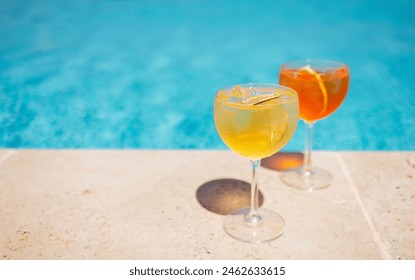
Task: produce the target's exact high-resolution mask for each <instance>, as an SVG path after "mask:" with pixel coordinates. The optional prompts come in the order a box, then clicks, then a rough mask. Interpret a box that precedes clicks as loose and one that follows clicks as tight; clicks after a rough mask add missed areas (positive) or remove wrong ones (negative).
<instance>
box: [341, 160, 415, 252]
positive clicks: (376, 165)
mask: <svg viewBox="0 0 415 280" xmlns="http://www.w3.org/2000/svg"><path fill="white" fill-rule="evenodd" d="M342 158H343V159H344V162H345V163H346V164H347V166H348V168H349V170H350V174H351V177H352V178H353V181H354V183H355V186H356V188H357V189H358V191H359V193H360V196H361V199H362V202H363V204H364V209H365V210H366V211H367V212H368V214H369V216H370V217H371V220H372V222H373V224H374V229H375V231H376V233H378V235H379V240H380V242H381V246H383V247H384V248H385V250H386V251H387V253H388V254H389V256H390V258H392V259H415V153H413V152H411V153H410V152H389V153H381V152H367V153H364V154H363V153H356V152H348V153H342Z"/></svg>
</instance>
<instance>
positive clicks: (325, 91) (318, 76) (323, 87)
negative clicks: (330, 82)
mask: <svg viewBox="0 0 415 280" xmlns="http://www.w3.org/2000/svg"><path fill="white" fill-rule="evenodd" d="M300 70H305V71H307V72H308V73H310V74H311V75H313V76H314V77H316V79H317V83H318V86H319V87H320V89H321V93H322V94H323V109H322V110H321V112H320V113H319V114H322V113H323V112H324V111H326V110H327V102H328V95H327V90H326V87H325V86H324V83H323V79H322V78H321V77H320V75H319V74H318V73H317V72H316V71H315V70H314V69H313V68H311V66H310V65H306V66H304V67H302V68H301V69H300Z"/></svg>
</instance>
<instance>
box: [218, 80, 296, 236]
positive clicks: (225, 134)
mask: <svg viewBox="0 0 415 280" xmlns="http://www.w3.org/2000/svg"><path fill="white" fill-rule="evenodd" d="M298 116H299V107H298V97H297V93H296V92H295V91H294V90H292V89H290V88H287V87H284V86H279V85H274V84H243V85H236V86H232V87H227V88H224V89H222V90H219V91H218V92H217V93H216V96H215V104H214V119H215V125H216V129H217V131H218V133H219V136H220V137H221V138H222V140H223V142H224V143H225V144H226V145H227V146H228V147H229V148H230V149H231V150H232V151H234V152H236V153H238V154H240V155H241V156H243V157H246V158H248V159H249V160H250V161H251V163H252V168H253V173H252V174H253V176H252V177H253V178H252V184H251V207H250V208H245V209H241V210H238V211H236V212H234V213H231V214H229V215H228V216H227V217H226V219H225V223H224V229H225V231H226V232H227V233H228V234H229V235H230V236H232V237H234V238H235V239H238V240H240V241H244V242H249V243H261V242H267V241H271V240H273V239H275V238H277V237H279V236H280V235H281V234H282V233H283V232H284V227H285V223H284V220H283V218H282V217H281V216H280V215H278V214H277V213H275V212H273V211H270V210H267V209H259V208H258V186H257V176H256V174H257V167H258V166H259V165H260V162H261V159H262V158H265V157H268V156H271V155H272V154H274V153H276V152H278V151H279V150H280V149H281V148H282V147H284V145H286V144H287V142H288V141H289V140H290V139H291V137H292V135H293V134H294V131H295V129H296V127H297V122H298Z"/></svg>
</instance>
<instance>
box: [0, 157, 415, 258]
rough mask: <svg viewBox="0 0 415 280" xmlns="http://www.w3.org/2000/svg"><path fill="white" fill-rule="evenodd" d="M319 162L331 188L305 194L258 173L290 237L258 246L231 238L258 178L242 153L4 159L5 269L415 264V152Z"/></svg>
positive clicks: (0, 241) (1, 235) (0, 252)
mask: <svg viewBox="0 0 415 280" xmlns="http://www.w3.org/2000/svg"><path fill="white" fill-rule="evenodd" d="M313 159H314V163H315V164H316V165H318V166H320V167H322V168H325V169H327V170H329V171H330V172H331V173H332V174H333V177H334V184H333V185H332V186H331V187H330V188H328V189H324V190H321V191H316V192H312V193H308V192H300V191H297V190H294V189H291V188H289V187H287V186H285V185H283V184H282V183H281V181H280V180H279V174H280V173H279V172H278V171H275V170H271V169H267V168H264V167H262V168H261V169H260V171H259V172H260V174H259V184H260V185H259V186H260V190H261V193H262V195H263V206H264V207H266V208H269V209H272V210H274V211H276V212H278V213H279V214H281V215H282V216H283V217H284V219H285V221H286V231H285V234H284V235H283V236H282V237H280V238H278V239H277V240H275V241H273V242H270V243H266V244H257V245H254V244H245V243H241V242H238V241H236V240H233V239H232V238H230V237H229V236H227V235H226V233H225V232H224V231H223V229H222V222H223V219H224V216H223V215H222V213H221V212H220V209H221V207H222V209H223V208H226V207H227V206H229V207H230V206H232V205H233V203H235V201H236V200H237V198H238V197H239V198H241V199H243V196H244V194H245V193H246V186H248V182H249V176H250V166H249V163H248V161H247V160H246V159H244V158H242V157H240V156H238V155H236V154H234V153H233V152H230V151H212V150H167V151H165V150H13V149H3V150H0V259H412V260H413V259H415V152H338V151H326V152H321V151H320V152H319V151H316V152H314V154H313ZM220 184H222V185H226V184H230V185H231V186H233V187H231V188H228V189H220V186H219V185H220ZM215 187H216V188H217V189H216V191H212V188H215ZM238 187H241V188H240V190H239V193H232V192H231V191H232V188H233V189H234V190H235V191H236V192H237V191H238ZM242 187H245V189H243V188H242ZM201 190H203V192H201ZM225 204H226V205H225ZM234 206H235V205H234Z"/></svg>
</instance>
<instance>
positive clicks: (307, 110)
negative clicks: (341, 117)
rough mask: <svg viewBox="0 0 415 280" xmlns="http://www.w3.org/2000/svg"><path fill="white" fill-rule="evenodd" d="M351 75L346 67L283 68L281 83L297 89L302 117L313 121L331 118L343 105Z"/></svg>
mask: <svg viewBox="0 0 415 280" xmlns="http://www.w3.org/2000/svg"><path fill="white" fill-rule="evenodd" d="M349 77H350V76H349V71H348V69H345V68H338V69H335V68H333V69H331V70H326V71H325V72H321V71H320V70H318V69H315V70H314V69H313V68H311V67H310V66H308V67H307V66H305V67H304V66H303V67H301V68H283V69H282V70H281V72H280V84H281V85H285V86H287V87H290V88H293V89H295V90H296V91H297V93H298V98H299V102H300V118H301V119H303V120H304V121H308V122H313V121H317V120H320V119H322V118H325V117H327V116H328V115H330V114H331V113H333V112H334V111H335V110H336V109H337V108H338V107H339V106H340V105H341V103H342V102H343V100H344V98H345V97H346V94H347V91H348V89H349Z"/></svg>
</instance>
